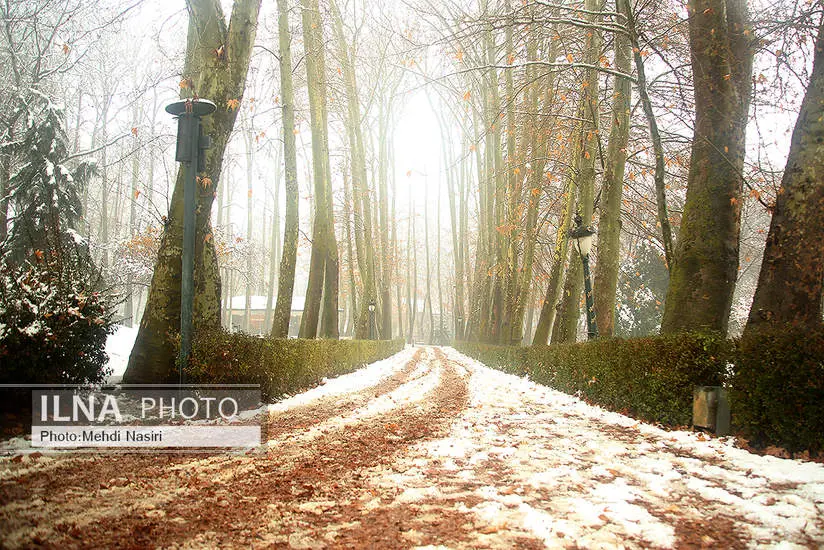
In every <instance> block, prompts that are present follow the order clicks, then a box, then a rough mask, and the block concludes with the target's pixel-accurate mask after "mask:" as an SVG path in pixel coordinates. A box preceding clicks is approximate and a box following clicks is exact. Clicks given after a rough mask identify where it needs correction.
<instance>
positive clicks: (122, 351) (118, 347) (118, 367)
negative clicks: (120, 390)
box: [106, 325, 137, 384]
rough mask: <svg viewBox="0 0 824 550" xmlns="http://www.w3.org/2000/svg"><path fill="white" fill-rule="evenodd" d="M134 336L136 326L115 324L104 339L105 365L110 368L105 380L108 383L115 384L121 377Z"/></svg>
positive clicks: (135, 334) (127, 361) (124, 370)
mask: <svg viewBox="0 0 824 550" xmlns="http://www.w3.org/2000/svg"><path fill="white" fill-rule="evenodd" d="M136 338H137V327H126V326H123V325H115V330H114V332H113V333H112V334H110V335H109V337H108V338H107V339H106V353H107V354H108V356H109V362H108V363H107V364H106V367H107V368H110V369H112V372H111V374H109V377H108V378H107V380H106V381H107V382H108V383H110V384H116V383H117V382H120V380H121V379H122V378H123V373H124V372H126V367H127V366H128V364H129V355H130V354H131V353H132V348H133V347H134V341H135V339H136Z"/></svg>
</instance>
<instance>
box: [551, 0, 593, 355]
mask: <svg viewBox="0 0 824 550" xmlns="http://www.w3.org/2000/svg"><path fill="white" fill-rule="evenodd" d="M585 6H586V9H587V10H589V12H590V15H589V16H588V18H589V21H590V22H592V23H593V24H594V25H597V24H599V23H600V19H601V16H600V15H598V13H597V12H598V11H599V10H601V9H602V8H603V0H587V1H586V3H585ZM601 44H602V37H601V32H600V31H598V30H595V29H593V30H588V31H586V40H585V50H584V56H585V57H584V58H585V62H586V63H587V65H589V66H590V67H595V66H597V64H598V62H599V59H600V57H601ZM581 87H582V90H581V94H582V97H581V105H580V107H579V110H578V118H579V119H581V120H582V121H583V122H582V123H581V133H580V136H579V138H578V139H579V143H580V145H579V146H578V148H577V151H576V153H577V154H576V155H575V157H574V158H573V162H574V165H575V167H576V180H577V185H578V195H579V198H578V213H579V214H580V215H581V218H582V219H583V224H584V225H592V217H593V210H594V207H595V159H596V158H597V157H598V154H599V150H600V147H599V140H600V137H599V135H598V131H599V115H600V112H599V109H600V107H599V102H598V71H597V69H594V68H589V69H587V70H586V71H585V73H584V79H583V81H582V82H581ZM583 290H584V280H583V275H582V266H581V258H580V255H579V254H578V251H577V250H572V251H571V252H570V260H569V268H568V271H567V275H566V280H565V282H564V292H563V295H562V296H561V307H560V309H559V310H558V319H557V320H556V323H555V327H553V332H552V343H553V344H554V343H558V342H574V341H575V339H576V335H577V333H578V321H579V319H580V316H581V308H580V302H581V294H582V293H583Z"/></svg>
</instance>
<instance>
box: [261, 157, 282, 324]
mask: <svg viewBox="0 0 824 550" xmlns="http://www.w3.org/2000/svg"><path fill="white" fill-rule="evenodd" d="M280 157H281V155H280V151H276V152H275V162H274V165H275V166H274V175H275V177H274V188H275V189H274V202H275V204H274V209H273V212H272V238H271V243H272V248H271V250H270V257H269V284H267V285H266V292H267V294H266V317H265V320H264V322H263V333H264V334H266V333H267V331H268V333H269V334H271V333H272V318H273V316H274V309H273V308H272V301H273V299H274V294H275V279H276V278H278V277H279V273H278V263H279V261H281V258H280V255H281V251H280Z"/></svg>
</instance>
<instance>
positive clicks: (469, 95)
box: [463, 90, 472, 101]
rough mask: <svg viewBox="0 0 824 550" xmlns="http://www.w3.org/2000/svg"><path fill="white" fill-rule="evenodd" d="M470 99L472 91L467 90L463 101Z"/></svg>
mask: <svg viewBox="0 0 824 550" xmlns="http://www.w3.org/2000/svg"><path fill="white" fill-rule="evenodd" d="M471 97H472V90H467V91H466V93H465V94H464V95H463V100H464V101H469V98H471Z"/></svg>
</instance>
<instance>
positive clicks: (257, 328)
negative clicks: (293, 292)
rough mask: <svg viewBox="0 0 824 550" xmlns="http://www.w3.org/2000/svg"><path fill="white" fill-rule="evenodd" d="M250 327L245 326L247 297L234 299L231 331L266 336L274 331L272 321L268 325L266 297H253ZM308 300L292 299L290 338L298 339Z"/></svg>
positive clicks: (273, 307) (302, 298)
mask: <svg viewBox="0 0 824 550" xmlns="http://www.w3.org/2000/svg"><path fill="white" fill-rule="evenodd" d="M251 298H252V303H251V311H250V316H249V317H250V318H249V327H248V328H246V327H245V326H244V322H243V321H244V318H245V315H246V296H233V297H232V315H231V319H232V326H231V330H232V331H233V332H234V331H240V330H242V331H243V332H247V333H249V334H262V335H266V334H269V332H270V331H271V329H272V321H271V319H270V320H269V325H266V300H267V297H266V296H252V297H251ZM276 301H277V300H276V298H272V310H273V311H274V309H275V303H276ZM305 301H306V298H305V297H303V296H293V297H292V315H291V317H290V319H289V337H290V338H297V337H298V331H299V330H300V319H301V317H303V304H304V302H305Z"/></svg>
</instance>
